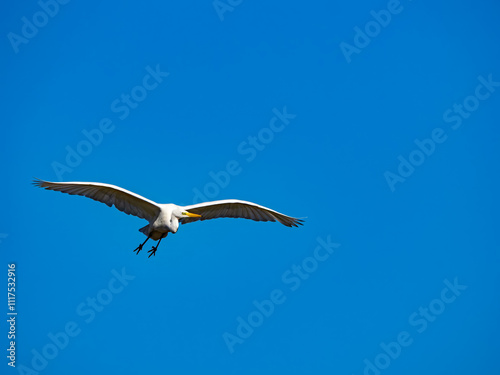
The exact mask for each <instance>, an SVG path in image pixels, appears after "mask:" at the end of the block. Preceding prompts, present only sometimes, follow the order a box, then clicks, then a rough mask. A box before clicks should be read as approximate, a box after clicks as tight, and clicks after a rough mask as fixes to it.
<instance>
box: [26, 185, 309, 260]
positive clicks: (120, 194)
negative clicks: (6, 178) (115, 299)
mask: <svg viewBox="0 0 500 375" xmlns="http://www.w3.org/2000/svg"><path fill="white" fill-rule="evenodd" d="M33 184H34V185H35V186H39V187H41V188H45V189H47V190H55V191H60V192H62V193H67V194H71V195H82V196H84V197H88V198H91V199H93V200H96V201H99V202H102V203H104V204H106V205H108V206H109V207H111V206H113V205H114V206H115V207H116V208H117V209H119V210H120V211H122V212H125V213H126V214H127V215H134V216H137V217H139V218H141V219H146V220H147V221H148V222H149V224H148V225H146V226H145V227H143V228H141V229H139V230H140V231H141V232H142V233H144V235H145V236H147V238H146V240H145V241H144V242H143V243H142V244H140V245H139V246H138V247H137V248H136V249H135V250H134V251H136V252H137V254H139V252H140V251H141V250H142V247H143V246H144V244H145V243H146V242H147V241H148V240H149V239H150V238H151V239H153V240H155V241H158V243H157V244H156V246H153V248H152V249H151V250H149V251H148V252H149V253H150V254H149V257H150V256H151V255H155V254H156V250H157V249H158V245H159V244H160V242H161V240H162V239H163V238H165V237H167V235H168V233H176V232H177V230H178V229H179V223H181V224H187V223H192V222H194V221H199V220H202V221H203V220H210V219H216V218H219V217H233V218H244V219H252V220H255V221H278V222H280V223H281V224H283V225H286V226H287V227H297V226H298V225H302V222H303V220H301V219H296V218H294V217H290V216H287V215H283V214H281V213H279V212H277V211H274V210H271V209H270V208H267V207H264V206H260V205H258V204H255V203H252V202H246V201H241V200H237V199H226V200H219V201H213V202H205V203H198V204H193V205H189V206H178V205H176V204H172V203H169V204H159V203H156V202H153V201H151V200H149V199H146V198H144V197H142V196H140V195H138V194H135V193H133V192H131V191H128V190H125V189H122V188H121V187H118V186H114V185H109V184H103V183H99V182H50V181H43V180H40V179H35V180H34V181H33ZM149 257H148V258H149Z"/></svg>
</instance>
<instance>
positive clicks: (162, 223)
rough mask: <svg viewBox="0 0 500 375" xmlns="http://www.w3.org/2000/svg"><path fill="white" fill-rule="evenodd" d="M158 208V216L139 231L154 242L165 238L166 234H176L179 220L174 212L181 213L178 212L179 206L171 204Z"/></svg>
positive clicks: (161, 205)
mask: <svg viewBox="0 0 500 375" xmlns="http://www.w3.org/2000/svg"><path fill="white" fill-rule="evenodd" d="M158 206H159V207H160V212H159V213H158V216H157V217H156V218H155V219H154V220H153V221H152V222H150V223H149V224H148V225H146V226H145V227H144V228H141V229H139V230H140V231H141V232H142V233H144V234H145V235H146V236H149V237H151V238H152V239H153V240H155V241H157V240H159V239H160V238H163V237H165V236H166V234H168V232H171V233H177V230H178V229H179V219H178V218H177V216H176V215H174V211H179V212H182V211H180V210H179V206H177V205H175V204H172V203H167V204H159V205H158Z"/></svg>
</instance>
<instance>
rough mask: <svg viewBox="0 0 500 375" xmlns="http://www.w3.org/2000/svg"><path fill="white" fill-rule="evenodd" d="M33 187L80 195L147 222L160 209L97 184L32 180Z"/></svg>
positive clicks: (134, 195) (123, 191)
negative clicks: (113, 206)
mask: <svg viewBox="0 0 500 375" xmlns="http://www.w3.org/2000/svg"><path fill="white" fill-rule="evenodd" d="M33 185H35V186H39V187H41V188H45V189H47V190H55V191H60V192H62V193H66V194H71V195H82V196H84V197H88V198H91V199H93V200H95V201H99V202H102V203H104V204H106V205H108V206H109V207H111V206H112V205H115V207H116V208H117V209H119V210H120V211H123V212H125V213H126V214H127V215H134V216H137V217H140V218H141V219H146V220H148V221H152V220H154V219H155V218H156V216H158V213H159V212H160V207H159V206H158V204H156V203H155V202H153V201H150V200H149V199H146V198H144V197H141V196H140V195H138V194H135V193H132V192H131V191H128V190H125V189H122V188H121V187H118V186H114V185H108V184H101V183H99V182H50V181H43V180H40V179H35V180H33Z"/></svg>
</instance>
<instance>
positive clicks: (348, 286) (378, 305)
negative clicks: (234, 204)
mask: <svg viewBox="0 0 500 375" xmlns="http://www.w3.org/2000/svg"><path fill="white" fill-rule="evenodd" d="M401 5H402V7H403V11H402V12H400V13H399V14H397V15H393V17H392V20H391V21H390V23H389V24H388V25H387V27H385V28H383V29H382V30H381V32H380V33H379V35H377V36H376V37H374V38H373V40H372V41H371V43H370V44H369V45H368V46H367V47H366V48H363V49H362V50H361V51H360V53H359V54H353V55H352V56H351V57H352V62H351V63H348V62H347V61H346V59H345V58H344V55H343V54H342V52H341V49H340V47H339V45H340V43H341V42H346V43H350V44H352V43H353V39H354V35H355V31H354V30H353V28H354V27H356V26H358V27H360V28H364V26H365V25H366V23H367V22H368V21H370V20H372V16H371V15H370V11H371V10H375V11H379V10H381V9H385V8H386V7H387V2H386V1H357V2H346V1H343V2H330V1H315V2H310V3H304V2H301V1H280V2H271V3H270V2H268V1H260V2H259V1H244V2H242V3H241V4H240V5H238V6H236V7H235V8H234V9H233V11H232V12H226V13H225V14H224V20H223V21H221V19H220V17H219V16H218V14H217V12H216V11H215V9H214V7H213V4H212V2H211V1H205V2H191V1H176V2H173V1H169V2H151V1H146V2H142V3H140V4H134V5H130V4H127V3H123V2H115V3H112V4H110V3H106V2H98V1H87V2H77V1H71V2H70V3H68V4H66V5H62V6H61V7H60V10H59V12H58V14H57V15H55V17H53V18H50V20H49V22H48V24H47V25H46V26H44V27H42V28H40V30H39V32H38V34H37V35H36V36H34V37H33V38H32V39H30V40H29V42H28V43H27V44H22V45H20V46H19V52H18V53H15V52H14V49H13V48H12V46H11V43H10V42H9V40H8V38H7V35H8V33H9V32H14V33H16V34H20V33H21V27H22V25H23V21H22V20H21V17H27V18H28V19H32V17H33V15H34V14H35V13H36V12H38V11H39V10H40V6H39V5H38V4H37V2H36V1H34V0H33V1H22V2H19V3H9V4H8V7H7V5H6V4H4V6H3V8H4V9H3V11H2V12H0V14H1V16H0V18H1V22H0V25H1V26H0V28H1V35H2V43H1V45H0V48H1V53H2V59H0V66H1V70H2V72H3V73H2V75H1V81H0V84H1V87H2V90H1V94H0V95H1V96H2V98H1V102H2V108H3V110H2V115H1V116H2V129H3V137H2V141H1V148H0V153H1V155H2V167H3V173H2V175H3V176H4V181H3V188H2V189H3V194H2V195H1V198H0V199H1V204H2V207H3V212H4V215H3V219H2V223H1V228H0V232H1V233H3V235H2V238H1V241H2V242H1V244H0V260H1V263H0V268H3V269H4V271H5V272H3V274H4V276H2V279H4V280H2V282H1V285H4V287H6V282H7V280H6V278H7V263H10V262H15V263H16V264H17V308H18V312H19V316H18V322H17V333H18V335H17V337H16V339H17V365H21V364H23V365H25V366H28V367H31V361H32V357H33V354H32V349H35V350H38V351H42V349H43V347H44V346H45V345H46V344H48V343H49V342H50V340H49V338H48V336H47V335H48V334H49V333H50V332H53V333H55V332H59V331H61V330H63V329H64V326H65V324H66V323H67V322H69V321H74V322H76V323H77V324H78V326H79V328H80V329H81V332H80V334H79V335H78V336H77V337H75V338H72V339H71V340H70V342H69V344H68V345H67V347H66V348H65V349H64V350H61V351H60V352H59V353H58V355H57V357H56V358H54V359H52V360H50V361H48V365H47V367H46V369H45V370H43V371H42V372H41V373H43V374H89V373H100V374H107V373H121V374H148V373H157V372H159V373H172V374H199V373H218V374H255V373H256V372H257V371H258V372H259V373H261V374H275V373H287V374H313V373H314V374H362V373H363V371H364V368H365V362H364V361H365V359H367V360H369V361H372V362H373V361H374V359H375V357H376V356H377V355H378V354H379V353H381V352H382V349H381V348H380V344H381V342H384V343H388V342H390V341H394V340H395V339H396V338H397V336H398V334H399V333H400V332H402V331H408V332H409V333H410V334H411V337H412V338H413V343H412V344H411V345H410V346H408V347H405V348H403V350H402V352H401V354H400V355H399V357H398V358H396V359H394V360H392V361H391V363H390V366H389V367H388V368H386V369H384V370H382V371H381V373H383V374H402V373H404V374H424V373H425V374H429V375H432V374H443V373H447V374H470V373H482V374H498V373H499V372H500V364H499V362H498V349H499V345H498V335H499V334H500V327H499V323H498V316H499V313H500V302H499V299H498V287H499V271H498V270H499V260H500V256H499V252H498V247H499V234H498V223H499V220H498V212H499V199H498V191H499V178H498V167H497V165H498V144H499V140H500V139H499V138H500V132H499V131H498V128H499V124H500V115H499V113H498V108H499V104H500V90H498V91H495V92H494V93H492V94H491V96H490V98H489V99H487V100H485V101H481V102H480V105H479V107H478V109H477V110H476V111H475V112H473V113H472V114H471V115H470V117H469V118H468V119H466V120H464V121H463V124H462V126H461V127H460V128H459V129H457V130H452V129H451V127H450V125H451V124H449V123H445V122H444V121H443V118H442V116H443V113H444V112H445V111H446V110H447V109H449V108H452V106H453V104H454V103H457V104H459V103H462V102H463V100H464V98H465V97H467V96H468V95H473V94H474V90H475V88H476V86H477V85H478V83H479V82H478V80H477V77H478V76H480V75H482V76H483V77H487V76H488V75H489V74H492V77H493V80H495V81H500V70H499V61H500V60H499V49H498V45H499V42H500V23H499V22H498V14H499V8H498V5H497V4H496V3H495V2H493V1H479V2H478V1H472V0H470V1H460V2H456V1H443V2H438V3H435V2H425V1H421V0H419V1H413V2H409V1H402V2H401ZM157 64H159V66H160V69H161V70H163V71H168V72H169V73H170V75H169V77H168V78H165V80H164V81H163V82H162V83H161V84H160V85H159V86H158V87H157V88H156V89H155V90H153V91H150V92H148V96H147V98H146V99H145V100H144V101H143V102H141V103H140V104H139V106H138V107H137V108H135V109H134V110H132V111H131V112H130V115H129V116H128V117H127V118H125V119H124V120H120V119H119V118H118V114H116V113H114V112H113V111H112V110H111V108H110V105H111V103H112V102H113V101H114V100H115V99H117V98H120V96H121V95H122V93H130V90H131V89H132V88H134V87H135V86H137V85H140V84H141V82H142V79H143V77H144V76H145V75H146V74H147V72H146V67H147V66H151V67H153V68H154V67H155V66H156V65H157ZM284 106H286V108H287V110H288V112H289V113H293V114H296V118H295V119H293V120H291V121H290V124H289V125H288V126H287V127H286V129H285V130H284V131H282V132H281V133H277V134H276V135H275V138H274V140H273V141H272V142H271V143H269V144H268V145H266V147H265V149H264V150H262V151H259V152H258V154H257V156H256V158H255V160H253V161H251V162H247V161H246V160H245V158H246V156H245V155H241V154H240V153H239V152H238V146H239V145H240V144H241V142H244V141H245V140H247V138H248V137H249V136H255V135H256V134H258V132H259V131H260V130H261V129H263V128H265V127H267V126H268V124H269V121H270V120H271V118H272V117H273V116H274V115H273V112H272V110H273V108H277V109H279V110H282V109H283V107H284ZM102 118H110V119H111V120H112V121H113V124H114V125H115V128H114V131H113V132H111V133H109V134H105V135H104V138H103V140H102V143H101V144H99V145H98V146H95V147H94V149H93V150H92V152H91V153H90V154H89V155H88V156H85V157H84V158H83V160H82V162H81V164H80V165H78V166H77V167H75V168H74V170H73V171H72V172H70V173H69V172H68V173H65V174H64V175H63V180H65V181H100V182H107V183H111V184H116V185H119V186H121V187H124V188H126V189H130V190H132V191H134V192H136V193H138V194H141V195H144V196H146V197H148V198H150V199H153V200H155V201H157V202H161V203H168V202H173V203H179V204H190V203H191V202H192V200H193V189H195V188H197V189H204V187H205V186H206V184H207V183H209V182H210V181H212V179H211V177H210V176H209V172H214V173H215V172H218V171H220V170H223V169H224V168H225V166H226V164H227V162H229V161H230V160H236V161H238V162H239V163H240V166H241V168H242V171H241V173H240V174H239V175H237V176H234V177H232V178H231V181H230V183H229V184H228V185H227V187H225V188H223V189H220V192H219V194H217V196H216V197H214V199H224V198H238V199H245V200H249V201H254V202H257V203H260V204H262V205H266V206H270V207H272V208H274V209H276V210H278V211H281V212H284V213H286V214H289V215H293V216H297V217H305V216H307V222H306V225H305V226H304V227H301V228H293V229H290V228H286V227H284V226H281V225H279V224H276V223H256V222H253V221H249V220H232V219H219V220H212V221H210V222H204V223H194V224H191V225H186V226H182V227H181V228H180V230H179V232H178V233H177V234H175V235H170V236H169V237H168V238H167V239H166V240H164V241H163V242H162V244H161V245H160V248H159V251H158V253H157V256H156V257H155V258H150V259H148V258H147V256H146V255H147V254H146V252H145V251H143V252H142V253H141V254H139V255H138V256H137V255H135V254H134V253H133V252H132V250H133V249H134V248H135V247H136V246H137V245H138V244H139V243H140V242H142V241H143V239H144V236H143V235H142V234H141V233H139V232H138V231H137V230H138V229H139V228H140V227H142V226H143V225H145V224H146V223H145V222H144V221H143V220H140V219H138V218H135V217H132V216H127V215H124V214H123V213H121V212H119V211H117V210H115V209H114V208H113V209H110V208H108V207H106V206H105V205H103V204H99V203H97V202H94V201H91V200H89V199H85V198H82V197H72V196H69V195H62V194H60V193H56V192H48V191H43V190H41V189H36V188H34V187H32V186H31V185H30V181H31V179H32V178H33V177H39V178H42V179H46V180H52V181H54V180H57V176H56V174H55V172H54V169H53V167H52V163H53V162H60V163H64V162H65V157H66V154H67V151H66V147H67V146H69V147H71V148H73V149H76V147H77V145H78V144H79V142H81V141H82V140H84V139H85V137H84V136H83V134H82V131H83V130H87V131H90V130H91V129H95V128H97V127H98V125H99V121H100V120H101V119H102ZM436 127H441V128H443V129H444V130H445V131H446V134H447V136H448V139H447V140H446V142H444V143H442V144H439V145H437V146H436V150H435V152H434V153H433V154H432V155H431V156H429V157H428V158H426V160H425V161H424V162H423V164H422V165H421V166H419V167H417V168H416V170H415V171H414V173H413V174H412V175H411V176H410V177H409V178H408V179H407V180H406V181H405V182H404V183H398V184H397V185H396V189H395V191H394V192H392V191H391V190H390V188H389V186H388V184H387V182H386V180H385V178H384V173H385V172H386V171H391V172H393V173H396V172H397V167H398V163H399V162H398V159H397V157H398V156H399V155H402V156H403V157H405V158H407V157H408V155H409V154H410V153H411V152H412V151H413V150H414V149H416V146H415V144H414V143H413V142H414V140H415V139H416V138H418V139H424V138H428V137H429V136H430V135H431V133H432V130H433V129H435V128H436ZM318 236H320V237H322V238H325V239H326V238H327V236H330V238H331V240H332V241H334V242H337V243H339V244H341V246H340V247H339V248H338V249H337V250H336V252H335V253H334V254H333V255H332V256H331V257H330V258H329V259H328V260H327V261H325V262H322V263H320V264H319V266H318V268H317V270H316V271H315V272H313V273H312V274H311V275H310V277H309V278H308V279H307V280H305V281H304V282H303V283H302V285H301V287H300V288H299V289H298V290H296V291H291V290H290V288H289V285H286V284H284V283H283V281H282V279H281V278H282V275H283V273H284V272H285V271H286V270H287V269H290V267H291V266H292V265H293V264H300V263H301V262H302V261H303V260H304V259H305V258H306V257H308V256H310V255H311V254H313V250H314V248H315V247H316V245H317V243H316V238H317V237H318ZM149 245H150V244H149V243H148V246H147V249H149V247H150V246H149ZM122 268H125V270H126V273H127V274H129V275H133V276H134V277H135V279H134V280H132V281H130V282H129V285H128V286H126V287H125V288H124V289H123V291H122V292H121V293H118V294H116V295H114V297H113V300H112V301H111V303H110V304H109V305H107V306H105V307H104V309H103V310H102V311H101V312H98V313H97V314H96V316H95V319H94V320H93V321H92V322H90V323H85V321H84V318H83V317H81V316H79V315H78V314H77V312H76V308H77V306H78V305H79V304H81V303H84V302H85V301H86V299H87V298H88V297H96V295H97V294H98V293H99V292H100V291H101V290H102V289H103V288H106V287H107V285H108V282H109V281H110V280H111V279H112V278H113V275H112V270H113V269H115V270H117V271H121V270H122ZM454 278H457V280H458V282H459V283H460V284H463V285H466V286H467V289H466V290H465V291H463V292H462V294H461V295H460V296H459V297H458V298H457V299H456V300H455V301H454V302H453V303H451V304H448V305H446V309H445V311H444V312H443V313H442V314H440V315H439V316H437V317H436V319H435V321H434V322H432V323H429V326H428V328H427V329H426V330H425V331H424V332H422V333H418V332H417V331H416V327H414V326H412V325H410V324H409V321H408V319H409V317H410V316H411V314H413V313H414V312H416V311H418V309H419V307H420V306H423V307H425V306H428V305H429V303H431V301H433V300H434V299H435V298H439V297H440V294H441V291H442V290H443V288H444V287H445V284H444V283H443V281H444V280H445V279H448V280H450V281H453V280H454ZM276 288H278V289H281V290H283V292H284V293H285V295H286V301H285V303H283V304H282V305H279V306H276V308H275V311H274V313H273V314H272V315H271V316H270V317H269V318H266V319H265V321H264V322H263V323H262V325H261V326H260V327H258V328H256V329H255V331H254V332H253V334H252V335H251V336H250V337H249V338H248V339H246V340H245V341H244V343H243V344H238V345H236V346H235V351H234V353H233V354H231V353H230V352H229V350H228V348H227V346H226V344H225V343H224V340H223V338H222V335H223V333H224V332H230V333H233V334H235V331H236V327H237V321H236V319H237V318H238V317H239V316H241V317H243V318H246V317H247V316H248V314H250V313H251V312H252V311H253V310H254V309H255V308H254V306H253V304H252V301H254V300H259V301H261V300H263V299H267V298H269V295H270V293H271V291H272V290H274V289H276ZM1 303H2V304H4V303H5V305H6V302H1ZM5 305H4V306H5ZM2 309H3V310H5V309H4V308H2ZM2 320H3V319H2ZM2 327H4V328H2V332H4V333H2V340H1V342H2V343H3V344H2V345H3V346H5V349H6V346H7V338H6V332H7V329H8V328H7V325H6V323H5V322H4V323H3V325H2ZM5 349H4V347H2V352H4V354H5V352H6V351H5ZM2 358H3V359H2V361H1V362H2V363H1V364H0V366H1V367H2V370H1V372H2V373H17V371H16V370H13V369H10V368H8V367H7V365H6V363H7V359H6V358H4V357H3V356H2ZM6 368H7V371H8V372H4V371H5V369H6Z"/></svg>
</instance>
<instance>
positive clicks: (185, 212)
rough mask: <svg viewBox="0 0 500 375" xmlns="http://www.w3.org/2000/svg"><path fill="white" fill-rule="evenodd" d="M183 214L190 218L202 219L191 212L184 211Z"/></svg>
mask: <svg viewBox="0 0 500 375" xmlns="http://www.w3.org/2000/svg"><path fill="white" fill-rule="evenodd" d="M182 214H183V215H186V216H189V217H201V215H197V214H192V213H191V212H187V211H184V212H183V213H182Z"/></svg>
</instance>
